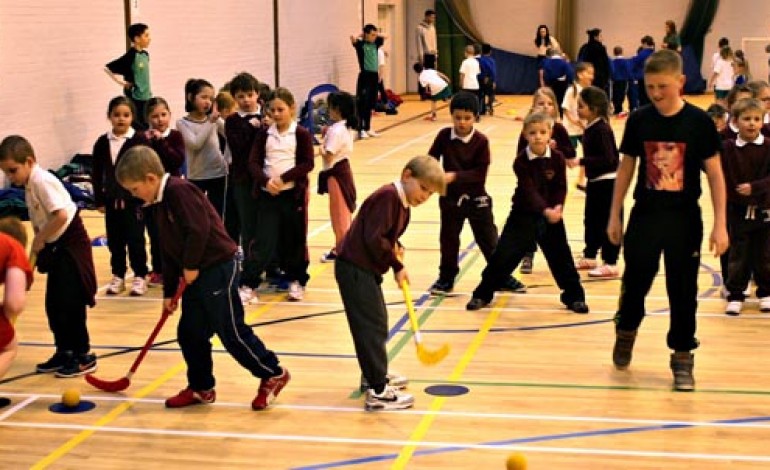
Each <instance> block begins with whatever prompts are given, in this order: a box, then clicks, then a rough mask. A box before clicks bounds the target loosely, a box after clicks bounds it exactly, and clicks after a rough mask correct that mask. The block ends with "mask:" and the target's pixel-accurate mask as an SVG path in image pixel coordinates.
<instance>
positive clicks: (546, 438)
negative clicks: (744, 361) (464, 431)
mask: <svg viewBox="0 0 770 470" xmlns="http://www.w3.org/2000/svg"><path fill="white" fill-rule="evenodd" d="M764 421H770V416H755V417H750V418H737V419H720V420H715V421H706V423H710V424H744V423H757V422H764ZM696 427H702V426H700V425H697V424H687V423H679V422H676V421H672V422H671V423H666V424H656V425H652V426H635V427H623V428H609V429H597V430H594V431H578V432H567V433H559V434H545V435H541V436H532V437H521V438H516V439H506V440H502V441H490V442H484V443H481V444H473V445H486V446H510V445H516V444H532V443H536V442H550V441H558V440H564V439H576V438H583V437H595V436H614V435H621V434H631V433H638V432H648V431H667V430H671V429H686V428H696ZM468 447H469V446H463V445H457V446H451V447H442V448H440V449H425V450H417V451H415V452H414V456H415V457H417V456H420V455H433V454H440V453H445V452H458V451H463V450H466V449H467V448H468ZM545 449H547V448H545ZM397 457H398V453H389V454H380V455H373V456H370V457H361V458H357V459H348V460H339V461H336V462H329V463H325V464H317V465H309V466H304V467H294V468H293V470H319V469H326V468H337V467H349V466H353V465H360V464H367V463H372V462H383V461H387V460H394V459H396V458H397Z"/></svg>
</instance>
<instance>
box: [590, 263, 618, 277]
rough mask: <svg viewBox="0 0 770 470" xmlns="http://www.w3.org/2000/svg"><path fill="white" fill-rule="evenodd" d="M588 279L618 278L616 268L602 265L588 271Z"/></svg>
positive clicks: (610, 265) (612, 265)
mask: <svg viewBox="0 0 770 470" xmlns="http://www.w3.org/2000/svg"><path fill="white" fill-rule="evenodd" d="M588 276H589V277H609V278H612V277H618V267H617V266H615V265H614V264H603V265H601V266H599V267H596V268H594V269H592V270H590V271H588Z"/></svg>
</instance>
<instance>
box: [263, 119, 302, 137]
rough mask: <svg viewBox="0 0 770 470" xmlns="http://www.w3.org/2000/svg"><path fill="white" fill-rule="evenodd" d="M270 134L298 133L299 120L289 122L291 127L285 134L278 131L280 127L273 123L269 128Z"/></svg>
mask: <svg viewBox="0 0 770 470" xmlns="http://www.w3.org/2000/svg"><path fill="white" fill-rule="evenodd" d="M267 133H268V134H272V135H276V136H280V135H288V134H296V133H297V121H291V124H289V129H287V130H286V132H284V133H283V134H281V133H280V132H278V127H277V126H276V125H275V124H271V125H270V128H269V129H268V130H267Z"/></svg>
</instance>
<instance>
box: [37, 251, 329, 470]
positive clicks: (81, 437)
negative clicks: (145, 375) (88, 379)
mask: <svg viewBox="0 0 770 470" xmlns="http://www.w3.org/2000/svg"><path fill="white" fill-rule="evenodd" d="M325 269H326V265H321V266H318V267H315V268H314V269H312V270H311V276H310V277H311V278H313V277H316V276H317V275H319V274H320V273H321V272H323V271H324V270H325ZM275 305H278V303H277V302H270V303H268V304H265V305H262V306H260V307H259V308H258V309H257V310H256V311H255V312H254V313H252V314H250V315H248V317H247V318H245V321H246V323H251V322H252V321H253V320H255V319H257V318H259V317H260V316H261V315H263V314H264V313H265V312H267V311H268V310H270V309H271V308H273V307H274V306H275ZM214 346H215V347H219V346H222V342H221V341H219V338H218V337H215V338H214ZM186 367H187V364H185V362H184V361H181V362H179V363H177V364H176V365H174V366H172V367H171V368H170V369H168V370H167V371H166V372H165V373H163V375H162V376H160V377H159V378H157V379H155V380H154V381H153V382H152V383H150V384H149V385H147V386H146V387H144V388H143V389H141V390H139V391H138V392H137V393H135V394H134V395H132V396H131V397H130V398H129V401H127V402H124V403H121V404H120V405H118V406H116V407H115V408H113V409H112V410H111V411H110V412H109V413H107V414H106V415H104V416H102V417H101V418H100V419H99V420H98V421H97V422H96V423H95V424H94V427H93V428H90V429H85V430H83V431H80V432H79V433H78V434H76V435H75V436H73V437H72V438H71V439H70V440H68V441H67V442H65V443H64V444H62V445H61V446H59V448H57V449H56V450H54V451H53V452H51V453H50V454H48V455H47V456H45V457H43V458H42V459H41V460H39V461H38V462H37V463H36V464H35V465H33V466H32V467H31V468H32V469H33V470H42V469H44V468H47V467H48V466H49V465H51V464H52V463H54V462H56V461H57V460H59V459H60V458H62V457H64V456H65V455H66V454H67V453H68V452H70V451H72V450H73V449H74V448H75V447H77V446H78V445H80V444H82V443H83V442H84V441H85V440H86V439H88V438H89V437H91V436H92V435H93V434H94V433H95V432H96V431H98V428H102V427H104V426H106V425H108V424H110V423H111V422H113V421H115V420H116V419H117V418H118V417H119V416H120V415H122V414H123V413H125V412H126V411H128V410H129V409H130V408H131V407H132V406H133V404H134V403H133V401H131V398H144V397H146V396H147V395H149V394H150V393H152V392H153V391H155V390H157V389H158V387H160V386H161V385H163V384H164V383H166V382H167V381H168V380H170V379H171V378H172V377H174V376H175V375H177V374H179V373H180V372H182V371H183V370H185V368H186Z"/></svg>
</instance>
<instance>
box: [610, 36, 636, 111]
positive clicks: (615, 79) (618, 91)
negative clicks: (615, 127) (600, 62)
mask: <svg viewBox="0 0 770 470" xmlns="http://www.w3.org/2000/svg"><path fill="white" fill-rule="evenodd" d="M612 54H613V57H612V59H611V60H610V73H611V78H612V107H613V111H612V114H614V115H616V116H617V115H618V114H620V113H622V112H623V101H624V100H625V99H626V94H627V92H628V82H629V81H631V79H632V78H631V64H630V63H629V61H628V59H626V58H625V57H623V48H622V47H620V46H615V47H614V48H613V49H612ZM629 106H630V103H629Z"/></svg>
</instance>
